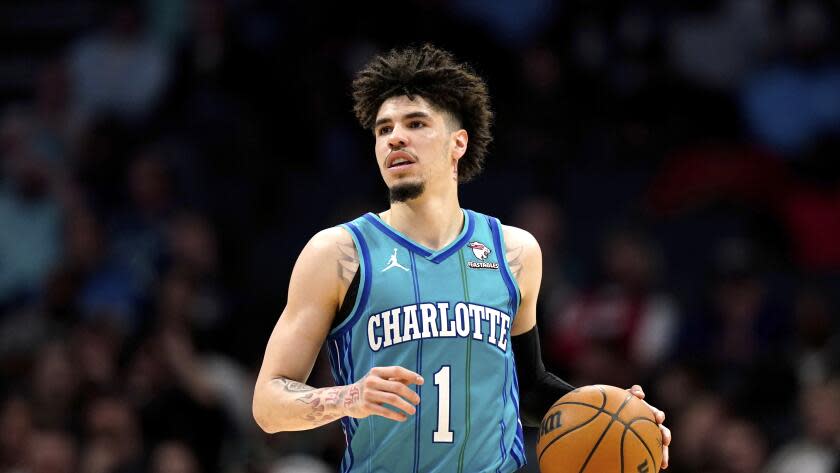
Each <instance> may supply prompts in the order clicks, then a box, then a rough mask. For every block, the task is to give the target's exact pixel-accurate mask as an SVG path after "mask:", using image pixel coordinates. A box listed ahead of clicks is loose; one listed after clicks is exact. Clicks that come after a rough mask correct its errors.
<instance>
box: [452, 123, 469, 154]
mask: <svg viewBox="0 0 840 473" xmlns="http://www.w3.org/2000/svg"><path fill="white" fill-rule="evenodd" d="M468 141H469V136H468V135H467V130H464V129H463V128H462V129H460V130H458V131H455V132H453V133H452V157H453V158H455V159H456V160H458V159H461V157H462V156H464V153H466V152H467V142H468Z"/></svg>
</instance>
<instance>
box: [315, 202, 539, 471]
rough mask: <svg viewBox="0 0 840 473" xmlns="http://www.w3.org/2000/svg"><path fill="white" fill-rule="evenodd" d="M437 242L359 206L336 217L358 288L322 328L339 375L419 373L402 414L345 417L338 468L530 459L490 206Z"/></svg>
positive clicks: (512, 291) (512, 302)
mask: <svg viewBox="0 0 840 473" xmlns="http://www.w3.org/2000/svg"><path fill="white" fill-rule="evenodd" d="M463 213H464V226H463V230H462V231H461V233H460V234H459V235H458V237H457V238H456V239H455V240H454V241H453V242H452V243H451V244H449V245H447V246H446V247H445V248H442V249H440V250H437V251H432V250H430V249H427V248H425V247H423V246H422V245H419V244H417V243H415V242H413V241H412V240H411V239H410V238H408V237H407V236H405V235H403V234H401V233H400V232H398V231H396V230H395V229H394V228H392V227H390V226H389V225H388V224H386V223H385V222H384V221H382V220H381V219H380V218H379V216H377V215H376V214H373V213H368V214H365V215H363V216H361V217H359V218H357V219H355V220H353V221H352V222H349V223H346V224H344V225H343V227H344V228H345V229H347V230H348V231H349V232H350V234H351V235H352V236H353V240H354V242H355V245H356V250H357V253H358V254H359V261H360V265H359V272H360V279H359V289H358V291H357V294H356V299H355V301H349V300H348V301H345V302H344V303H345V304H349V303H352V304H354V305H353V308H352V310H351V311H350V313H349V314H348V316H347V318H346V319H344V321H342V322H341V324H339V325H338V326H336V327H335V328H334V329H333V330H332V331H331V332H330V334H329V336H328V338H327V344H328V346H329V355H330V364H331V367H332V372H333V376H334V377H335V381H336V384H338V385H345V384H351V383H354V382H356V381H358V380H359V379H360V378H361V377H363V376H364V375H365V374H367V373H368V371H370V369H371V368H373V367H375V366H392V365H398V366H402V367H404V368H407V369H409V370H412V371H415V372H417V373H419V374H420V375H421V376H423V378H424V380H425V383H424V384H423V385H422V386H414V389H415V391H416V392H417V393H418V394H419V396H420V404H419V405H418V406H417V412H416V413H415V414H414V415H413V416H408V420H406V421H405V422H395V421H393V420H390V419H386V418H384V417H380V416H370V417H367V418H365V419H354V418H350V417H345V418H343V419H342V421H341V423H342V427H343V429H344V433H345V436H346V439H347V449H346V451H345V453H344V458H343V460H342V463H341V471H342V472H365V473H368V472H369V473H378V472H399V473H403V472H424V473H427V472H440V473H456V472H457V473H477V472H510V471H514V470H517V469H519V468H521V467H522V466H523V465H524V464H525V451H524V441H523V437H522V424H521V423H520V421H519V386H518V384H517V380H516V368H515V365H514V360H513V351H512V348H511V346H510V330H511V326H512V325H513V318H514V315H515V314H516V311H517V308H518V307H519V289H518V287H517V285H516V281H515V279H514V278H513V275H512V274H511V272H510V268H508V265H507V261H506V259H505V246H504V241H503V235H502V228H501V224H500V223H499V221H498V220H497V219H495V218H493V217H489V216H486V215H482V214H480V213H477V212H473V211H471V210H466V209H465V210H463Z"/></svg>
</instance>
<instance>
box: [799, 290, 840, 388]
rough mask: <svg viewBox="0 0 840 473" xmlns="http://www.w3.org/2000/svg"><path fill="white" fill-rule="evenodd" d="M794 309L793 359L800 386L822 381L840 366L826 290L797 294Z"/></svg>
mask: <svg viewBox="0 0 840 473" xmlns="http://www.w3.org/2000/svg"><path fill="white" fill-rule="evenodd" d="M794 310H795V315H794V317H795V321H794V323H795V330H796V332H795V334H796V346H795V347H794V352H793V354H792V356H793V358H794V362H795V364H796V369H797V378H798V379H799V384H800V385H802V386H808V385H812V384H815V383H820V382H823V381H824V380H826V379H828V377H829V375H830V374H831V373H832V372H838V363H840V361H838V360H840V337H838V332H837V320H836V318H835V317H834V314H835V311H836V309H835V308H834V306H833V305H832V304H831V301H830V299H829V297H828V294H827V293H826V292H825V290H822V289H820V288H817V287H804V288H802V289H800V291H799V292H798V293H797V297H796V306H795V309H794Z"/></svg>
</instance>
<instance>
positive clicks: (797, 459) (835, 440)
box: [765, 377, 840, 473]
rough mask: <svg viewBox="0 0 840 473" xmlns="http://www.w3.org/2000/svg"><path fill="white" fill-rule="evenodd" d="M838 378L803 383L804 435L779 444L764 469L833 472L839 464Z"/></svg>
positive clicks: (772, 472)
mask: <svg viewBox="0 0 840 473" xmlns="http://www.w3.org/2000/svg"><path fill="white" fill-rule="evenodd" d="M838 400H840V378H836V377H835V378H833V379H831V380H829V381H827V382H821V383H818V384H813V385H810V386H807V387H806V388H805V389H804V391H803V393H802V397H801V399H800V403H799V411H800V423H801V424H802V425H801V427H802V432H803V433H804V435H802V436H800V437H799V438H797V439H794V440H793V441H791V442H790V443H788V444H787V445H785V446H783V447H782V448H781V449H780V450H779V451H778V452H776V454H775V455H773V457H772V458H771V460H770V463H769V464H768V466H767V469H766V470H765V473H794V472H795V473H833V472H834V471H836V470H835V468H836V467H837V466H838V465H840V454H838V452H840V405H838Z"/></svg>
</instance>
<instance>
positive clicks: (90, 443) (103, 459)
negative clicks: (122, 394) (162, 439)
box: [81, 396, 143, 473]
mask: <svg viewBox="0 0 840 473" xmlns="http://www.w3.org/2000/svg"><path fill="white" fill-rule="evenodd" d="M85 414H86V416H85V417H86V418H85V439H86V444H85V446H84V450H83V453H82V460H81V463H82V466H81V473H110V472H120V473H135V472H136V473H140V472H142V471H143V468H142V453H143V445H142V437H141V434H140V426H139V423H138V419H137V416H136V414H135V413H134V411H133V409H132V407H131V406H130V405H129V404H128V403H127V402H126V401H125V400H124V399H121V398H119V397H111V396H103V397H99V398H96V399H93V400H91V402H89V403H88V405H87V410H86V413H85Z"/></svg>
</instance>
